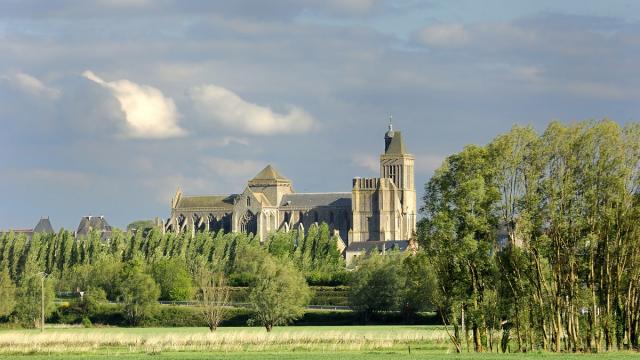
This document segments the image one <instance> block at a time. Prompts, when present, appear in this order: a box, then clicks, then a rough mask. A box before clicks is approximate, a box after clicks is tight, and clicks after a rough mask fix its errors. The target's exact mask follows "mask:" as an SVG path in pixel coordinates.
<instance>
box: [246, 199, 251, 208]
mask: <svg viewBox="0 0 640 360" xmlns="http://www.w3.org/2000/svg"><path fill="white" fill-rule="evenodd" d="M247 207H251V198H250V197H249V196H247Z"/></svg>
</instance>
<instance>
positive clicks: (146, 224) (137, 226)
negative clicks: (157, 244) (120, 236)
mask: <svg viewBox="0 0 640 360" xmlns="http://www.w3.org/2000/svg"><path fill="white" fill-rule="evenodd" d="M154 226H155V224H154V222H153V220H136V221H134V222H132V223H130V224H129V225H127V231H134V230H135V231H140V232H142V231H145V230H150V229H152V228H153V227H154Z"/></svg>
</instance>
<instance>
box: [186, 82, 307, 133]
mask: <svg viewBox="0 0 640 360" xmlns="http://www.w3.org/2000/svg"><path fill="white" fill-rule="evenodd" d="M189 98H190V100H191V101H192V103H193V106H194V109H195V112H196V113H197V114H198V116H199V117H200V118H202V119H203V120H205V121H210V122H214V123H216V124H218V125H221V126H223V127H226V128H229V129H233V130H236V131H240V132H243V133H247V134H252V135H274V134H293V133H302V132H307V131H310V130H311V129H313V127H314V125H315V120H314V119H313V117H312V116H311V115H309V114H308V113H307V112H306V111H304V110H303V109H301V108H298V107H295V106H293V107H290V108H289V111H288V112H286V113H284V114H280V113H277V112H274V111H273V110H271V109H270V108H268V107H266V106H261V105H257V104H253V103H250V102H248V101H246V100H244V99H242V98H241V97H240V96H238V95H237V94H235V93H234V92H232V91H230V90H227V89H225V88H223V87H220V86H216V85H202V86H196V87H193V88H191V90H190V91H189Z"/></svg>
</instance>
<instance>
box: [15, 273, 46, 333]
mask: <svg viewBox="0 0 640 360" xmlns="http://www.w3.org/2000/svg"><path fill="white" fill-rule="evenodd" d="M43 281H44V283H43ZM43 285H44V286H43ZM43 288H44V315H45V317H46V316H48V315H50V314H51V313H53V311H55V304H54V303H53V299H54V298H55V292H54V290H53V281H52V280H51V279H50V278H47V279H45V280H42V274H30V275H26V276H24V277H23V279H22V281H21V283H20V287H19V288H18V291H17V297H16V299H17V302H16V307H15V312H16V316H17V317H18V319H19V320H20V322H22V324H24V325H25V326H28V327H37V326H41V325H42V322H41V316H42V308H43V303H42V298H43V292H42V291H43Z"/></svg>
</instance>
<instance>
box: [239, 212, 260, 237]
mask: <svg viewBox="0 0 640 360" xmlns="http://www.w3.org/2000/svg"><path fill="white" fill-rule="evenodd" d="M257 230H258V219H257V218H256V216H255V215H254V214H252V213H251V211H247V212H246V213H245V214H244V215H243V216H242V218H241V219H240V232H243V233H245V234H249V233H251V234H256V233H257Z"/></svg>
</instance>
